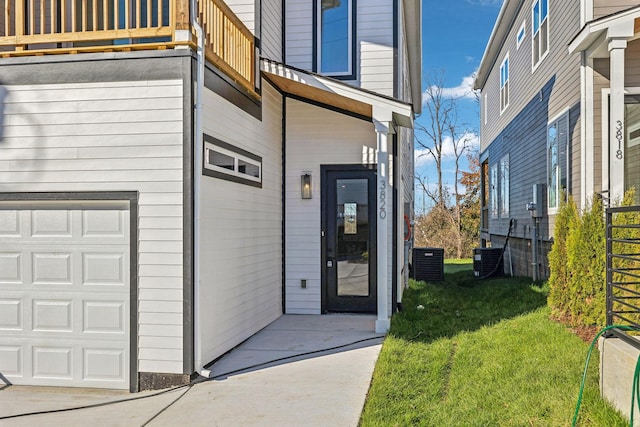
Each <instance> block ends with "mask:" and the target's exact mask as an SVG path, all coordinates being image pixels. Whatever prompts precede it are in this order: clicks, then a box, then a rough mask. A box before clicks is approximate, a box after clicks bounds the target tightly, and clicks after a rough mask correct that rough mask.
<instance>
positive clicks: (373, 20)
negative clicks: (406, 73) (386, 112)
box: [356, 0, 394, 96]
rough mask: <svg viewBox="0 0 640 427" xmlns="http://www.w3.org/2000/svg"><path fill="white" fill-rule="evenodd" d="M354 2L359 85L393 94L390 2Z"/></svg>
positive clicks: (371, 0) (385, 93)
mask: <svg viewBox="0 0 640 427" xmlns="http://www.w3.org/2000/svg"><path fill="white" fill-rule="evenodd" d="M356 1H357V8H358V13H357V16H358V21H357V26H358V29H357V45H358V47H359V49H360V65H359V70H358V78H359V80H360V86H361V87H362V88H364V89H368V90H372V91H374V92H378V93H381V94H383V95H387V96H393V78H394V77H393V61H394V55H393V53H394V52H393V2H392V1H384V0H360V1H358V0H356Z"/></svg>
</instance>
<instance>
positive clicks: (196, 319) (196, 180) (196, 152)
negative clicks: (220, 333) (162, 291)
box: [189, 0, 211, 377]
mask: <svg viewBox="0 0 640 427" xmlns="http://www.w3.org/2000/svg"><path fill="white" fill-rule="evenodd" d="M197 6H198V5H197V0H191V1H190V9H191V10H190V11H189V12H190V13H189V16H190V17H191V26H192V27H193V29H194V30H195V32H196V39H197V50H196V58H197V69H196V79H195V99H194V100H193V101H194V102H193V110H194V113H195V114H194V117H193V300H194V313H193V335H194V337H193V340H194V352H195V365H196V371H197V372H198V374H200V375H202V376H204V377H209V376H210V374H211V372H210V371H209V370H208V369H204V368H203V363H204V362H203V360H202V344H201V339H200V312H201V311H200V310H201V309H200V300H201V298H200V199H201V195H200V167H201V165H202V152H203V150H204V147H203V144H204V143H203V137H202V93H203V90H204V36H203V31H202V27H201V26H200V24H199V23H198V18H197V16H196V11H197V10H198V7H197Z"/></svg>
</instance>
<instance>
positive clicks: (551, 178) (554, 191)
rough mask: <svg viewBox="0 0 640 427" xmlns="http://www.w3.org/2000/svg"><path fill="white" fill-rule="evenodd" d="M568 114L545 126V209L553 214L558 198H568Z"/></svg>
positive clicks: (558, 202)
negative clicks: (562, 196)
mask: <svg viewBox="0 0 640 427" xmlns="http://www.w3.org/2000/svg"><path fill="white" fill-rule="evenodd" d="M569 159H570V156H569V112H565V113H562V114H561V115H560V116H558V118H556V119H553V120H552V121H550V122H549V124H548V125H547V207H548V209H549V214H554V213H555V212H556V210H557V209H558V206H559V205H560V196H561V195H562V194H563V193H564V198H565V200H566V199H567V197H568V196H569V194H568V192H567V189H568V188H569V182H568V181H569V179H568V177H569V173H568V171H569Z"/></svg>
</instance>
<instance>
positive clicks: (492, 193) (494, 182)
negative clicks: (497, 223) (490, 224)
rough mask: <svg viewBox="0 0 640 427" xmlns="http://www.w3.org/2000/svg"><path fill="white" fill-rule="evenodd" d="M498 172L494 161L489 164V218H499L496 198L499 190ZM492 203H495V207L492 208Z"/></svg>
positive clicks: (498, 205)
mask: <svg viewBox="0 0 640 427" xmlns="http://www.w3.org/2000/svg"><path fill="white" fill-rule="evenodd" d="M494 171H495V174H494ZM499 173H500V171H499V170H498V164H497V163H494V164H492V165H491V166H489V218H491V219H497V218H500V203H499V200H498V192H499V191H500V189H499V187H500V184H499V182H498V178H499V177H498V175H499ZM494 176H495V178H494ZM494 201H495V202H494ZM494 203H495V209H494Z"/></svg>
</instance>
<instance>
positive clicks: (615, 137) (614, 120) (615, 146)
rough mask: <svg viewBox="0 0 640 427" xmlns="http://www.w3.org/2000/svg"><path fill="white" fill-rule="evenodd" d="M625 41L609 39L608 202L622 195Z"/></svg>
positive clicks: (618, 198)
mask: <svg viewBox="0 0 640 427" xmlns="http://www.w3.org/2000/svg"><path fill="white" fill-rule="evenodd" d="M626 48H627V40H626V39H611V40H610V41H609V54H610V61H611V65H610V67H611V70H610V74H611V76H610V79H609V84H610V87H611V101H610V102H611V104H610V105H609V110H610V115H609V200H610V201H611V202H612V203H613V202H615V201H616V200H622V197H623V195H624V156H625V152H624V139H625V138H624V51H625V49H626Z"/></svg>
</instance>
